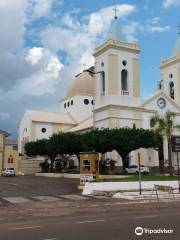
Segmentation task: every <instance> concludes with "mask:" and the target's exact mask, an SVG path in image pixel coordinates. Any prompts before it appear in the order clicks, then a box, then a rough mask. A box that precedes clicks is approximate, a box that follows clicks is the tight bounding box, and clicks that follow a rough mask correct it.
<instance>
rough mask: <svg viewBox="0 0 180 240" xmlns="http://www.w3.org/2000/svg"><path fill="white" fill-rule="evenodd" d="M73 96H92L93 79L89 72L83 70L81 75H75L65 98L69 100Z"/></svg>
mask: <svg viewBox="0 0 180 240" xmlns="http://www.w3.org/2000/svg"><path fill="white" fill-rule="evenodd" d="M75 95H85V96H93V95H94V77H93V75H92V73H91V71H88V70H85V71H83V72H82V73H80V74H78V75H76V77H75V79H74V80H73V81H72V83H71V84H70V86H69V89H68V91H67V94H66V97H65V98H71V97H73V96H75Z"/></svg>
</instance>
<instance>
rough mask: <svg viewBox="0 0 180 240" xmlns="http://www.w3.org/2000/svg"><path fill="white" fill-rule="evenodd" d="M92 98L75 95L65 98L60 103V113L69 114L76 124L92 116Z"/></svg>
mask: <svg viewBox="0 0 180 240" xmlns="http://www.w3.org/2000/svg"><path fill="white" fill-rule="evenodd" d="M93 103H94V98H93V96H85V95H77V96H73V97H70V98H67V99H65V100H63V101H61V103H60V108H61V112H62V113H68V112H69V113H70V114H71V116H72V117H73V118H74V119H76V121H77V122H78V123H80V122H82V121H83V120H84V119H86V118H88V117H89V116H91V115H92V112H93Z"/></svg>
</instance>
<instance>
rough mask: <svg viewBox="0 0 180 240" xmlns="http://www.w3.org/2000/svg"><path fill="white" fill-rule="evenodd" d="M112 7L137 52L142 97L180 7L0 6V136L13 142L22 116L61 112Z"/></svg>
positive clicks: (27, 1) (166, 2)
mask: <svg viewBox="0 0 180 240" xmlns="http://www.w3.org/2000/svg"><path fill="white" fill-rule="evenodd" d="M115 6H117V8H118V9H119V12H118V18H119V21H120V23H121V26H122V30H123V31H124V34H125V35H126V37H127V39H128V40H129V41H138V42H139V45H140V47H141V95H142V97H143V98H144V97H147V96H149V95H152V94H153V93H154V92H155V91H156V90H157V81H158V80H159V79H160V72H159V64H160V59H161V58H167V57H170V56H171V53H172V51H173V48H174V46H175V42H176V38H177V33H178V28H177V26H178V24H179V22H180V18H179V12H180V0H156V1H152V0H138V1H134V0H131V1H130V0H127V1H122V0H120V1H118V0H101V1H97V0H91V1H84V0H64V1H63V0H6V1H0V35H1V41H0V62H1V64H0V72H1V76H0V129H4V130H6V131H9V132H11V133H12V138H16V137H17V126H18V124H19V122H20V120H21V118H22V116H23V113H24V111H25V109H35V110H48V111H59V100H60V99H61V98H62V97H63V96H64V95H65V93H66V90H67V88H68V85H69V83H70V81H71V80H72V79H73V76H74V75H75V74H77V73H78V72H79V71H81V70H82V69H83V64H84V63H85V64H86V65H87V67H88V66H91V65H92V64H93V62H94V59H93V57H92V52H93V49H94V47H95V46H97V45H98V44H100V43H102V41H103V39H104V38H105V36H106V34H107V31H108V27H109V25H110V22H111V20H112V18H113V15H114V13H113V11H112V9H113V8H114V7H115ZM14 105H15V107H14Z"/></svg>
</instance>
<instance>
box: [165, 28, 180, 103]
mask: <svg viewBox="0 0 180 240" xmlns="http://www.w3.org/2000/svg"><path fill="white" fill-rule="evenodd" d="M160 70H161V80H160V88H161V89H162V90H163V91H164V92H165V93H166V94H167V95H168V96H169V97H170V98H172V99H173V100H174V101H175V102H176V103H177V104H178V105H179V106H180V26H179V32H178V36H177V41H176V45H175V48H174V50H173V53H172V55H171V57H170V58H168V59H163V60H161V63H160Z"/></svg>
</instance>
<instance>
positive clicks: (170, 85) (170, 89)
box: [169, 82, 174, 99]
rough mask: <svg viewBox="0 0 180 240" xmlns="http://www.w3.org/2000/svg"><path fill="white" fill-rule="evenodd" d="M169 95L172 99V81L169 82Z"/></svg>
mask: <svg viewBox="0 0 180 240" xmlns="http://www.w3.org/2000/svg"><path fill="white" fill-rule="evenodd" d="M169 95H170V97H171V98H172V99H174V82H170V83H169Z"/></svg>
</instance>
